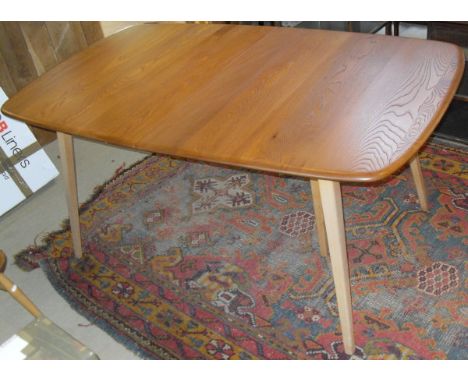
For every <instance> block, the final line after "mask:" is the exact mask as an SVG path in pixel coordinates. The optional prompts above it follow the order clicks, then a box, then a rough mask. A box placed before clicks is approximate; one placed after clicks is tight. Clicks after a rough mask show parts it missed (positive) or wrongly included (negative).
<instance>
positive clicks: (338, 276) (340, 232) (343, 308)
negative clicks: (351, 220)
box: [318, 180, 355, 355]
mask: <svg viewBox="0 0 468 382" xmlns="http://www.w3.org/2000/svg"><path fill="white" fill-rule="evenodd" d="M318 182H319V187H320V196H321V199H322V208H323V214H324V218H325V227H326V231H327V238H328V245H329V247H330V259H331V265H332V271H333V280H334V283H335V291H336V300H337V304H338V314H339V317H340V323H341V331H342V333H343V343H344V349H345V352H346V353H347V354H349V355H351V354H353V353H354V350H355V344H354V333H353V308H352V303H351V290H350V283H349V270H348V256H347V253H346V234H345V229H344V222H343V207H342V203H341V190H340V183H339V182H334V181H329V180H319V181H318Z"/></svg>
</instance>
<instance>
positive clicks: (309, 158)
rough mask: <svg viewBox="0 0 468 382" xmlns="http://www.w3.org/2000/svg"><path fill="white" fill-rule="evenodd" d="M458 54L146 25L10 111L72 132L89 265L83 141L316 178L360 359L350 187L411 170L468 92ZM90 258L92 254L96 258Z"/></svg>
mask: <svg viewBox="0 0 468 382" xmlns="http://www.w3.org/2000/svg"><path fill="white" fill-rule="evenodd" d="M463 67H464V57H463V52H462V50H461V49H460V48H458V47H457V46H455V45H451V44H447V43H441V42H436V41H426V40H416V39H405V38H399V37H390V36H380V35H367V34H359V33H347V32H332V31H324V30H310V29H292V28H278V27H265V26H261V27H260V26H244V25H222V24H144V25H140V26H136V27H133V28H130V29H127V30H125V31H123V32H120V33H118V34H116V35H113V36H111V37H109V38H106V39H104V40H102V41H100V42H97V43H95V44H94V45H92V46H90V47H89V48H87V49H86V50H84V51H82V52H80V53H78V54H76V55H75V56H73V57H72V58H70V59H68V60H67V61H65V62H63V63H61V64H59V65H57V66H56V67H55V68H53V69H52V70H51V71H49V72H47V73H46V74H44V75H43V76H41V77H40V78H38V79H37V80H35V81H34V82H32V83H31V84H29V85H28V86H26V87H25V88H24V89H22V90H21V91H20V92H19V93H17V94H16V95H15V96H13V97H12V98H11V99H10V100H9V101H7V102H6V103H5V104H4V105H3V108H2V110H3V112H4V113H5V114H6V115H8V116H10V117H12V118H16V119H18V120H21V121H24V122H27V123H29V124H31V125H33V126H39V127H42V128H45V129H49V130H54V131H57V132H58V141H59V148H60V152H61V158H62V163H63V173H64V179H65V182H66V189H67V200H68V209H69V214H70V224H71V230H72V240H73V248H74V253H75V255H76V256H82V248H81V237H80V222H79V213H78V198H77V191H76V175H75V162H74V153H73V140H72V137H73V136H78V137H84V138H89V139H93V140H97V141H101V142H106V143H111V144H116V145H120V146H124V147H129V148H134V149H139V150H145V151H149V152H153V153H159V154H167V155H171V156H176V157H181V158H187V159H196V160H202V161H207V162H211V163H217V164H225V165H231V166H236V167H242V168H250V169H256V170H262V171H268V172H273V173H280V174H290V175H295V176H300V177H305V178H308V179H310V182H311V188H312V195H313V201H314V211H315V216H316V230H317V234H318V237H319V242H320V248H321V251H327V252H328V251H329V254H330V259H331V267H332V273H333V279H334V283H335V290H336V298H337V305H338V314H339V318H340V324H341V331H342V335H343V342H344V348H345V351H346V353H348V354H352V353H353V352H354V349H355V343H354V334H353V320H352V301H351V290H350V282H349V271H348V259H347V253H346V238H345V228H344V219H343V208H342V201H341V191H340V184H341V183H342V182H362V183H368V182H375V181H380V180H384V179H385V178H387V177H389V176H390V175H391V174H393V173H395V172H396V171H397V170H399V169H400V168H401V167H402V166H405V165H406V164H408V163H410V165H411V169H412V174H413V177H414V180H415V184H416V189H417V191H418V195H419V199H420V201H421V203H422V207H423V208H424V209H427V208H428V205H427V200H426V197H425V192H424V184H423V179H422V174H421V168H420V166H419V161H418V157H417V153H418V150H420V148H421V147H422V146H423V144H424V143H425V141H426V140H427V139H428V138H429V136H430V134H431V133H432V131H433V130H434V128H435V127H436V126H437V124H438V122H439V121H440V119H441V118H442V116H443V114H444V112H445V111H446V109H447V107H448V105H449V103H450V101H451V99H452V97H453V95H454V93H455V91H456V89H457V86H458V84H459V82H460V79H461V76H462V72H463ZM84 255H86V254H84Z"/></svg>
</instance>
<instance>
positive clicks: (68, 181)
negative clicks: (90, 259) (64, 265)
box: [57, 133, 83, 258]
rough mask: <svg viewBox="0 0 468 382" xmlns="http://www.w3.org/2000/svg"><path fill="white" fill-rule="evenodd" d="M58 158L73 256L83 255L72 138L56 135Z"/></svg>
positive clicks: (62, 134) (65, 135) (66, 135)
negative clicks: (60, 161)
mask: <svg viewBox="0 0 468 382" xmlns="http://www.w3.org/2000/svg"><path fill="white" fill-rule="evenodd" d="M57 139H58V144H59V151H60V158H61V160H62V171H63V180H64V183H65V190H66V197H67V205H68V215H69V217H70V229H71V235H72V241H73V251H74V253H75V256H76V257H78V258H80V257H81V256H82V255H83V251H82V249H81V231H80V215H79V212H78V192H77V188H76V173H75V155H74V151H73V137H72V136H71V135H68V134H64V133H57Z"/></svg>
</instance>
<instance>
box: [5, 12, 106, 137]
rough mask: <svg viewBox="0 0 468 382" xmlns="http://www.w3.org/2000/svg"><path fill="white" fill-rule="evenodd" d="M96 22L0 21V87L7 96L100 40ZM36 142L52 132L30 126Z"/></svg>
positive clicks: (101, 34)
mask: <svg viewBox="0 0 468 382" xmlns="http://www.w3.org/2000/svg"><path fill="white" fill-rule="evenodd" d="M103 37H104V36H103V33H102V29H101V24H100V22H99V21H86V22H85V21H81V22H80V21H74V22H69V21H47V22H45V21H10V22H0V86H1V87H2V88H3V90H4V91H5V93H6V94H7V95H8V96H9V97H11V96H12V95H13V94H15V93H16V92H17V91H19V90H20V89H22V88H23V87H24V86H26V85H27V84H28V83H29V82H31V81H32V80H34V79H35V78H37V77H38V76H40V75H41V74H43V73H45V72H46V71H48V70H50V69H51V68H53V67H54V66H55V65H57V64H58V63H60V62H62V61H64V60H66V59H67V58H68V57H70V56H71V55H73V54H74V53H77V52H79V51H80V50H82V49H84V48H86V47H87V46H89V45H91V44H93V43H94V42H96V41H98V40H100V39H102V38H103ZM31 129H32V131H33V133H34V134H35V135H36V138H37V139H38V141H39V143H40V144H41V145H44V144H46V143H48V142H50V141H52V140H54V139H55V133H52V132H49V131H46V130H44V129H40V128H37V127H31Z"/></svg>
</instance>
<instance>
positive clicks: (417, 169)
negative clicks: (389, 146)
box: [410, 155, 429, 211]
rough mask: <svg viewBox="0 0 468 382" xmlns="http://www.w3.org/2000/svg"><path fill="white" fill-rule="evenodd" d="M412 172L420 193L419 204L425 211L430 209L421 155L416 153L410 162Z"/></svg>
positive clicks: (417, 190)
mask: <svg viewBox="0 0 468 382" xmlns="http://www.w3.org/2000/svg"><path fill="white" fill-rule="evenodd" d="M410 168H411V173H412V174H413V181H414V184H415V186H416V192H417V194H418V199H419V204H420V205H421V209H422V210H423V211H428V210H429V204H428V202H427V191H426V186H425V185H424V178H423V174H422V170H421V162H420V161H419V156H418V155H416V156H415V157H414V158H413V159H412V160H411V162H410Z"/></svg>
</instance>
